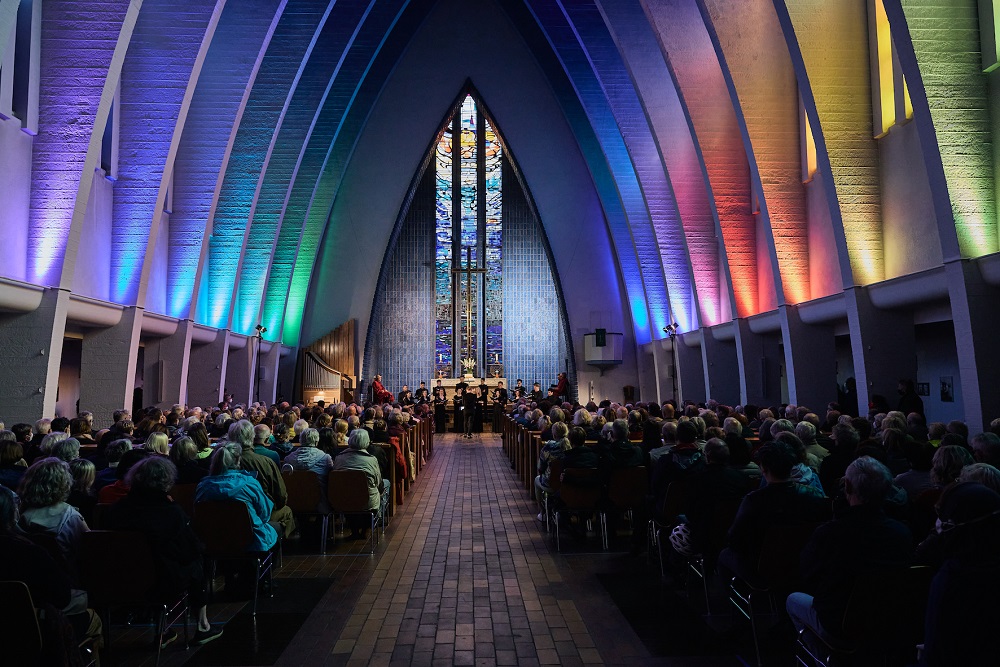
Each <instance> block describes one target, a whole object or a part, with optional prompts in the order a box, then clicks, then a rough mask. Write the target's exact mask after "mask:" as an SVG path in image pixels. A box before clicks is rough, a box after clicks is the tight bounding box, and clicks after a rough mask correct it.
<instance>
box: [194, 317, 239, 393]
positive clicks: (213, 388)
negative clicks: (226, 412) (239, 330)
mask: <svg viewBox="0 0 1000 667" xmlns="http://www.w3.org/2000/svg"><path fill="white" fill-rule="evenodd" d="M229 335H230V334H229V332H228V331H226V330H225V329H219V330H217V331H216V332H215V338H214V339H213V340H211V341H208V342H204V343H201V342H198V341H196V340H192V342H191V353H190V357H189V358H190V362H189V365H188V383H187V389H188V395H187V403H188V405H189V406H191V407H194V406H198V407H201V408H206V409H210V408H212V407H213V406H215V405H218V404H219V401H221V400H222V388H223V384H224V382H225V377H226V366H227V365H228V363H229Z"/></svg>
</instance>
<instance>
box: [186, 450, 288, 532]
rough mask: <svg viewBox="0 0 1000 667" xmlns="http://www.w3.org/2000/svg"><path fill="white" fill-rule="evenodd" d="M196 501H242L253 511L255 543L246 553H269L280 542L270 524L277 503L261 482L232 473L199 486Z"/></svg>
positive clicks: (249, 476)
mask: <svg viewBox="0 0 1000 667" xmlns="http://www.w3.org/2000/svg"><path fill="white" fill-rule="evenodd" d="M194 500H195V502H196V503H200V502H202V501H206V500H239V501H240V502H244V503H246V505H247V507H248V508H249V509H250V520H251V521H252V522H253V535H254V540H253V542H251V543H250V546H249V547H248V549H247V551H267V550H268V549H270V548H271V547H273V546H274V545H275V544H276V543H277V542H278V533H277V531H275V530H274V526H272V525H271V524H269V523H268V520H269V519H270V518H271V512H272V511H273V510H274V503H272V502H271V499H270V498H268V497H267V494H266V493H264V489H263V487H261V485H260V482H258V481H257V480H256V479H254V478H253V477H252V476H251V475H249V474H247V473H245V472H243V471H242V470H230V471H228V472H225V473H223V474H221V475H209V476H208V477H205V478H203V479H202V480H201V481H200V482H198V489H197V490H196V491H195V495H194Z"/></svg>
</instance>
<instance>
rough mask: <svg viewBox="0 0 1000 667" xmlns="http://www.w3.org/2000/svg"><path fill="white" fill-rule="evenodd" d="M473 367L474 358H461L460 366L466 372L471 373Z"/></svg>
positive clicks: (474, 363) (474, 364) (474, 365)
mask: <svg viewBox="0 0 1000 667" xmlns="http://www.w3.org/2000/svg"><path fill="white" fill-rule="evenodd" d="M475 367H476V360H475V359H462V368H464V369H465V372H466V373H471V372H472V370H473V369H474V368H475Z"/></svg>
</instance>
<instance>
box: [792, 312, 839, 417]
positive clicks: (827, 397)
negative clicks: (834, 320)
mask: <svg viewBox="0 0 1000 667" xmlns="http://www.w3.org/2000/svg"><path fill="white" fill-rule="evenodd" d="M779 313H780V315H781V333H782V338H783V340H784V344H785V369H786V375H787V377H788V400H789V402H790V403H794V404H795V405H805V406H808V407H809V408H811V409H812V410H824V409H825V408H826V404H827V403H829V402H830V401H835V400H837V350H836V341H835V340H834V335H833V327H831V326H830V325H827V324H808V323H806V322H804V321H802V317H801V316H800V315H799V310H798V308H797V307H796V306H790V305H784V306H781V307H780V308H779Z"/></svg>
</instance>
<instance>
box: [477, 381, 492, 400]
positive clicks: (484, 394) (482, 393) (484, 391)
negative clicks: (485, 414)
mask: <svg viewBox="0 0 1000 667" xmlns="http://www.w3.org/2000/svg"><path fill="white" fill-rule="evenodd" d="M489 391H490V387H489V385H488V384H486V378H483V379H482V380H480V381H479V400H480V402H481V403H482V404H483V405H486V402H487V400H488V398H489Z"/></svg>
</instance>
